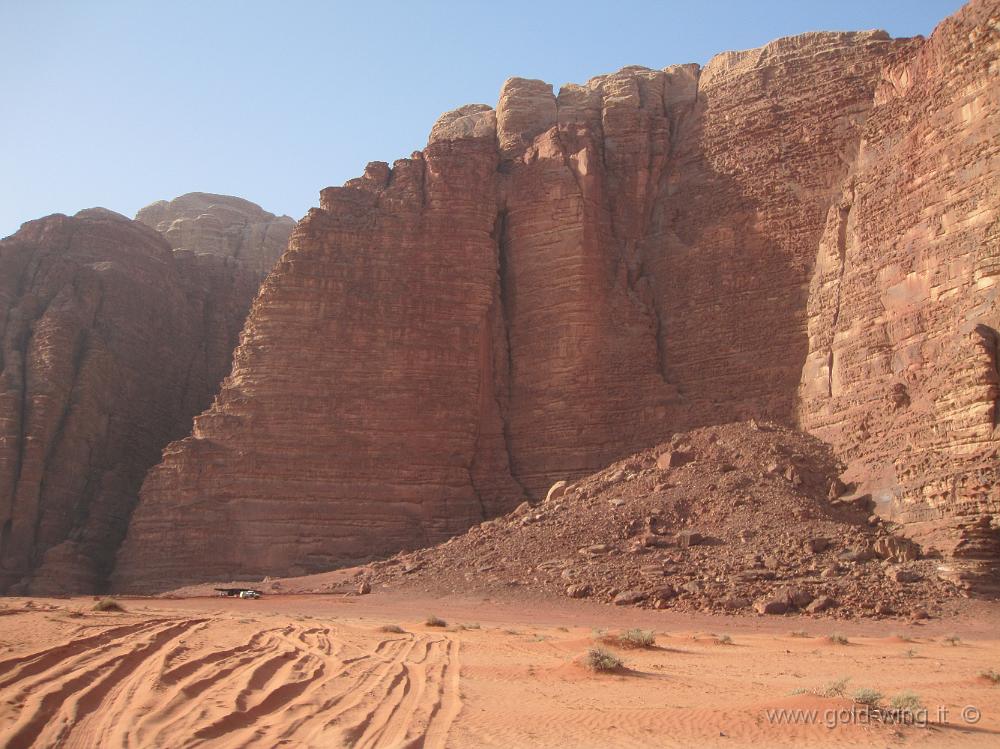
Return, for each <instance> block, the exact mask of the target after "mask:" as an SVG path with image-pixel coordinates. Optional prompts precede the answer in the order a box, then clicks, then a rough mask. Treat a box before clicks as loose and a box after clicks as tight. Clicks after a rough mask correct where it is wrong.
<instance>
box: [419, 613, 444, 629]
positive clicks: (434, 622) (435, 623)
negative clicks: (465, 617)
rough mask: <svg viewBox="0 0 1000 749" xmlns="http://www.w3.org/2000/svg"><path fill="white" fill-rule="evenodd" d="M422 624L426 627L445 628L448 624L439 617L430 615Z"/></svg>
mask: <svg viewBox="0 0 1000 749" xmlns="http://www.w3.org/2000/svg"><path fill="white" fill-rule="evenodd" d="M424 624H426V625H427V626H428V627H447V626H448V622H446V621H445V620H444V619H442V618H441V617H440V616H434V614H431V615H430V616H428V617H427V618H426V619H425V620H424Z"/></svg>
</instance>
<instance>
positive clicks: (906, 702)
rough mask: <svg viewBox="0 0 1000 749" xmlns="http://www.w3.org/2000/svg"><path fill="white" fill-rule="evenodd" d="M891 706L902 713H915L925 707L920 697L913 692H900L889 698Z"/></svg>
mask: <svg viewBox="0 0 1000 749" xmlns="http://www.w3.org/2000/svg"><path fill="white" fill-rule="evenodd" d="M889 706H890V707H891V708H892V709H893V710H898V711H899V712H901V713H915V712H918V711H919V710H923V709H924V706H923V704H922V703H921V702H920V697H918V696H917V695H915V694H914V693H913V692H900V693H899V694H897V695H894V696H893V698H892V699H891V700H889Z"/></svg>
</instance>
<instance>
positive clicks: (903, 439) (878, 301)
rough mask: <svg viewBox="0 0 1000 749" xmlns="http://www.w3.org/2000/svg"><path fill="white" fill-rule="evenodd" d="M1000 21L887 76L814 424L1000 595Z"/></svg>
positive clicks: (942, 34)
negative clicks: (999, 524)
mask: <svg viewBox="0 0 1000 749" xmlns="http://www.w3.org/2000/svg"><path fill="white" fill-rule="evenodd" d="M998 16H1000V14H998V5H997V3H995V2H976V3H972V4H970V5H969V6H967V7H966V8H965V9H963V10H962V11H961V12H960V13H958V14H956V15H955V16H954V17H953V18H950V19H948V20H946V21H945V22H944V23H942V24H941V25H940V26H939V27H938V28H937V29H936V30H935V32H934V34H933V36H932V37H931V38H930V39H929V40H928V41H927V43H925V44H923V45H921V46H920V48H919V49H918V50H916V52H915V54H913V55H912V56H910V57H908V58H906V59H905V60H903V61H900V62H899V63H898V64H896V65H893V66H890V67H887V68H886V69H885V70H884V71H883V74H882V79H881V81H880V82H879V86H878V88H877V90H876V94H875V106H874V107H873V108H872V110H871V112H870V114H869V115H868V118H867V121H866V123H865V125H864V129H863V131H862V138H861V142H860V147H859V149H858V154H857V156H856V157H855V158H854V159H853V160H852V164H851V168H850V171H849V173H848V174H847V176H846V178H845V179H844V180H843V182H842V184H841V186H840V188H839V194H838V195H837V198H836V200H835V201H834V202H833V204H832V205H831V206H830V208H829V210H828V213H827V220H826V229H825V231H824V234H823V237H822V239H821V241H820V250H819V255H818V258H817V262H816V268H815V273H814V276H813V279H812V284H811V287H810V296H809V303H808V320H809V354H808V358H807V361H806V365H805V367H804V369H803V373H802V385H801V390H800V393H801V398H802V400H801V406H800V414H801V421H802V424H803V426H805V427H806V428H807V429H809V430H811V431H813V432H814V433H815V434H817V435H819V436H820V437H822V438H824V439H826V440H828V441H829V442H831V443H832V444H833V445H834V446H835V447H836V448H837V449H838V451H839V452H840V454H841V455H842V457H844V458H845V459H846V460H847V461H849V463H850V464H851V473H850V477H852V478H855V479H857V480H859V481H863V482H865V485H866V487H867V488H868V489H869V490H873V491H874V492H875V496H876V498H877V499H879V500H880V502H881V504H882V511H883V512H884V513H885V514H887V515H890V516H892V517H893V518H895V519H898V520H900V521H903V522H907V523H911V524H912V525H911V527H910V529H911V532H912V533H914V534H915V535H916V536H917V537H918V538H919V539H920V540H922V541H925V542H927V543H930V544H934V545H936V546H937V547H938V548H940V549H941V550H942V551H944V552H946V553H947V554H949V555H951V556H954V557H955V558H956V561H955V564H954V565H953V570H952V572H953V577H954V578H955V579H958V580H961V581H965V582H968V583H971V584H974V585H977V586H978V587H980V588H983V587H990V586H992V587H994V588H996V589H998V590H1000V574H998V568H997V567H996V565H995V563H996V562H997V561H998V560H1000V535H998V529H997V526H996V518H997V517H998V515H1000V459H998V448H1000V428H998V425H1000V372H998V358H997V356H998V353H997V352H998V343H1000V338H998V333H997V331H998V329H1000V304H998V300H1000V83H998V81H1000V31H998V28H1000V27H998ZM991 524H992V525H991Z"/></svg>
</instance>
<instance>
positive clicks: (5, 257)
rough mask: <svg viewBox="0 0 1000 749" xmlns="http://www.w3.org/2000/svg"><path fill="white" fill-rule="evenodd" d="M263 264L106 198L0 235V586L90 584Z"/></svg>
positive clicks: (105, 565)
mask: <svg viewBox="0 0 1000 749" xmlns="http://www.w3.org/2000/svg"><path fill="white" fill-rule="evenodd" d="M256 287H257V277H256V275H255V274H254V273H253V272H250V271H247V270H246V269H244V268H243V267H242V265H241V264H240V263H239V261H237V260H234V259H232V258H227V257H219V256H215V255H210V254H195V253H193V252H190V251H172V250H171V248H170V246H169V245H168V244H167V242H166V241H165V240H164V239H163V238H162V237H161V236H160V235H159V234H157V233H156V232H155V231H153V230H152V229H150V228H148V227H146V226H144V225H143V224H141V223H138V222H135V221H131V220H129V219H127V218H125V217H124V216H121V215H118V214H116V213H113V212H111V211H107V210H104V209H90V210H86V211H81V212H80V213H78V214H77V215H76V216H73V217H68V216H63V215H53V216H49V217H47V218H43V219H39V220H37V221H31V222H28V223H26V224H25V225H24V226H23V227H22V228H21V230H20V231H19V232H17V233H16V234H14V235H13V236H11V237H9V238H7V239H5V240H3V241H2V242H0V591H7V592H11V591H23V592H31V593H36V594H47V593H64V592H81V591H84V592H85V591H94V590H97V589H99V588H100V587H101V586H102V585H103V584H104V583H105V581H106V578H107V575H108V573H109V572H110V569H111V566H112V564H113V561H114V555H115V550H116V548H117V546H118V544H119V543H120V542H121V539H122V538H123V537H124V535H125V530H126V527H127V523H128V518H129V514H130V513H131V510H132V508H133V506H134V504H135V500H136V494H137V490H138V488H139V485H140V483H141V480H142V477H143V475H144V474H145V472H146V471H147V470H148V469H149V467H150V466H152V465H153V464H154V463H156V462H157V461H158V460H159V457H160V451H161V449H162V448H163V446H164V445H166V444H167V443H168V442H169V441H170V440H172V439H176V438H178V437H180V436H182V435H183V434H184V433H186V432H187V431H188V429H189V428H190V423H191V422H190V419H191V417H192V416H193V415H194V414H195V413H197V412H198V411H200V410H202V409H204V408H205V407H206V406H207V405H208V404H209V403H210V402H211V398H212V395H213V394H214V392H215V390H216V388H217V386H218V383H219V381H220V380H221V379H222V377H223V376H224V375H225V373H226V372H227V371H228V369H229V363H230V361H231V352H232V349H233V347H234V346H235V343H236V338H237V336H238V333H239V329H240V326H241V325H242V321H243V319H244V318H245V315H246V310H247V308H248V307H249V304H250V300H251V298H252V296H253V294H254V293H255V291H256Z"/></svg>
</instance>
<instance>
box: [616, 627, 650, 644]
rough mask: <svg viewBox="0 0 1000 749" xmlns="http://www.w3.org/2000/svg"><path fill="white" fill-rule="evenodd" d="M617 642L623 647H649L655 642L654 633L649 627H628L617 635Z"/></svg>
mask: <svg viewBox="0 0 1000 749" xmlns="http://www.w3.org/2000/svg"><path fill="white" fill-rule="evenodd" d="M617 643H618V645H621V646H622V647H623V648H651V647H653V645H655V644H656V633H655V632H653V630H651V629H630V630H628V631H626V632H623V633H622V634H620V635H618V638H617Z"/></svg>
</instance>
